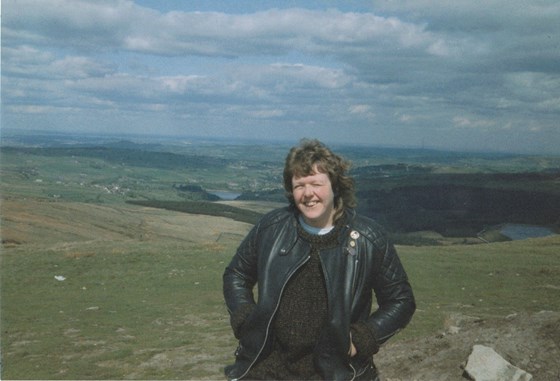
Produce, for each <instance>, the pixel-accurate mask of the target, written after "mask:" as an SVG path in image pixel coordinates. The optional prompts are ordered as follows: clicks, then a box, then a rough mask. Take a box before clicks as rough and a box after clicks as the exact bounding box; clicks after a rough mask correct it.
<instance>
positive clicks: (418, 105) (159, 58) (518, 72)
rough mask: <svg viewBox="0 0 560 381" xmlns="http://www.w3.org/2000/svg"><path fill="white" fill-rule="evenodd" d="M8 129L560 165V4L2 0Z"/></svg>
mask: <svg viewBox="0 0 560 381" xmlns="http://www.w3.org/2000/svg"><path fill="white" fill-rule="evenodd" d="M1 7H2V8H1V11H2V19H1V22H2V29H1V37H2V47H1V49H2V66H1V70H2V88H1V89H2V109H1V123H2V124H1V128H2V129H6V130H7V129H15V130H17V131H27V130H29V131H31V130H43V131H57V132H97V133H101V134H115V133H126V134H149V135H171V136H175V135H176V136H193V137H217V138H225V139H238V138H242V139H245V138H250V139H259V140H265V141H277V140H282V141H287V140H288V141H290V140H294V141H295V140H299V139H300V138H303V137H307V138H317V139H320V140H323V141H324V142H326V143H348V144H367V145H374V146H384V147H424V148H436V149H444V150H456V151H493V152H517V153H544V154H554V155H557V154H558V155H560V22H559V20H560V2H558V1H557V0H550V1H543V0H531V1H527V0H454V1H436V0H380V1H360V0H345V1H337V0H332V1H329V0H325V1H295V0H293V1H288V0H286V1H266V0H263V1H247V0H235V1H229V0H223V1H217V0H207V1H179V0H177V1H171V0H169V1H166V0H136V1H130V0H92V1H84V0H68V1H64V0H3V1H2V4H1Z"/></svg>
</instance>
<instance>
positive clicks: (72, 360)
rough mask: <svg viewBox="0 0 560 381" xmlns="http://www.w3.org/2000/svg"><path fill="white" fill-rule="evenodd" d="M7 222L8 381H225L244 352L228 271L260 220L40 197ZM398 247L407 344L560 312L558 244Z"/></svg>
mask: <svg viewBox="0 0 560 381" xmlns="http://www.w3.org/2000/svg"><path fill="white" fill-rule="evenodd" d="M2 215H3V216H4V223H3V230H2V238H3V239H4V240H5V241H4V242H5V244H4V247H3V250H2V267H1V268H2V270H1V279H2V289H1V292H2V294H1V300H2V315H1V316H2V356H3V361H2V363H3V370H2V377H3V378H4V379H125V378H135V379H219V378H221V373H222V370H221V369H222V368H223V366H224V365H225V364H227V363H228V362H229V361H231V359H232V354H233V351H234V350H235V341H234V339H233V336H232V334H231V331H230V328H229V323H228V317H227V312H226V310H225V307H224V305H223V300H222V293H221V275H222V272H223V269H224V266H225V265H226V263H227V262H228V261H229V259H230V258H231V256H232V255H233V253H234V250H235V247H236V245H237V243H238V242H239V239H240V237H242V236H243V235H244V234H245V233H246V232H247V229H248V228H249V226H250V225H247V224H244V223H239V222H235V221H232V220H228V219H225V218H221V217H204V216H195V215H190V214H184V213H177V212H171V211H165V210H160V209H151V208H141V207H138V206H133V205H123V206H114V205H113V206H110V207H109V206H99V205H91V204H83V203H62V202H44V201H40V200H36V201H34V200H27V201H26V202H25V203H22V202H21V200H14V199H7V200H4V201H3V203H2ZM54 221H57V225H56V228H53V222H54ZM66 229H72V230H71V232H70V231H66ZM55 231H59V232H61V233H60V235H59V236H57V235H56V234H54V232H55ZM70 233H72V234H70ZM51 234H54V235H51ZM48 237H51V238H50V239H49V238H48ZM65 237H66V238H65ZM398 249H399V251H400V253H401V257H402V260H403V262H404V263H405V266H406V268H407V270H408V273H409V276H410V278H411V281H412V284H413V286H414V290H415V293H416V297H417V299H418V312H417V314H416V315H415V317H414V319H413V321H412V323H411V325H410V326H409V327H408V328H407V329H406V330H405V331H403V332H402V333H401V334H400V336H399V337H400V338H411V337H421V336H425V335H430V334H434V333H436V332H438V331H441V330H442V329H443V326H444V324H445V321H446V319H447V317H448V316H449V315H450V314H452V313H454V312H461V313H464V314H467V315H476V316H505V315H508V314H511V313H514V312H521V311H539V310H542V309H549V310H556V311H558V310H559V309H560V298H558V292H559V288H560V284H559V279H560V238H559V237H551V238H545V239H539V240H527V241H520V242H509V243H500V244H489V245H471V246H450V247H420V248H417V247H407V246H401V247H399V248H398ZM58 276H62V277H64V280H57V279H56V278H55V277H58ZM58 279H63V278H58Z"/></svg>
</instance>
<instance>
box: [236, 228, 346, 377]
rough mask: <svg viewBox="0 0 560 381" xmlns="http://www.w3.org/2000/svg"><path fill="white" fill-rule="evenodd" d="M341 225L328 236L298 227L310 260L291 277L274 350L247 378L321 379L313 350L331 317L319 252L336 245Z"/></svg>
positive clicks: (276, 322)
mask: <svg viewBox="0 0 560 381" xmlns="http://www.w3.org/2000/svg"><path fill="white" fill-rule="evenodd" d="M340 229H341V224H338V225H336V226H335V228H334V229H333V230H331V231H330V232H329V233H327V234H325V235H313V234H310V233H308V232H306V231H305V230H304V229H303V228H301V227H299V229H298V233H299V235H300V238H302V239H304V240H306V241H308V242H309V243H310V244H311V251H310V253H309V255H310V258H309V260H308V261H307V262H306V263H305V264H304V265H303V266H302V267H300V268H299V270H298V271H297V272H296V273H295V274H294V275H293V276H292V277H291V278H290V281H289V282H288V284H287V285H286V288H285V289H284V293H283V294H282V299H281V301H280V306H279V307H278V311H277V312H276V316H275V319H274V322H273V327H272V332H273V340H274V341H273V350H272V353H271V354H270V355H269V356H268V357H267V358H265V359H262V360H261V361H259V362H257V364H256V365H255V366H254V367H253V368H252V369H251V371H250V372H249V374H248V376H247V378H248V379H260V380H262V379H269V380H270V379H275V380H287V379H288V380H314V379H321V377H320V376H319V375H318V374H317V373H316V371H315V368H314V366H313V349H314V347H315V345H316V343H317V339H318V338H319V335H320V333H321V330H322V328H323V327H324V325H325V322H326V319H327V316H328V305H327V292H326V287H325V281H324V278H323V271H322V269H321V261H320V258H319V251H320V250H322V249H325V248H328V247H332V246H335V245H336V244H337V243H338V242H337V237H338V235H339V232H340Z"/></svg>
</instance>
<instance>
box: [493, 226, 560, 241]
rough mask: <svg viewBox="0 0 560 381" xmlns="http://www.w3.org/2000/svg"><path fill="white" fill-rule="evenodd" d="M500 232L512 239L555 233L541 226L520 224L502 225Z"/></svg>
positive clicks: (545, 235)
mask: <svg viewBox="0 0 560 381" xmlns="http://www.w3.org/2000/svg"><path fill="white" fill-rule="evenodd" d="M500 233H501V234H503V235H505V236H506V237H508V238H510V239H512V240H518V239H527V238H539V237H547V236H549V235H555V234H556V233H554V231H552V230H551V229H549V228H545V227H542V226H533V225H520V224H507V225H504V227H502V230H500Z"/></svg>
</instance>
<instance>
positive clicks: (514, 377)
mask: <svg viewBox="0 0 560 381" xmlns="http://www.w3.org/2000/svg"><path fill="white" fill-rule="evenodd" d="M465 372H466V373H467V374H468V375H469V376H470V377H471V378H472V379H473V380H474V381H530V380H532V379H533V376H532V375H531V374H529V373H527V372H525V371H524V370H522V369H519V368H517V367H515V366H513V365H512V364H510V363H509V362H507V361H506V360H504V359H503V358H502V357H501V356H500V355H499V354H498V353H496V351H494V350H493V349H492V348H489V347H486V346H484V345H475V346H473V351H472V353H471V355H470V356H469V359H468V361H467V365H466V366H465Z"/></svg>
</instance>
